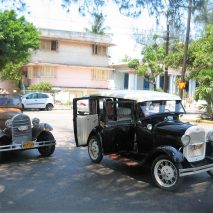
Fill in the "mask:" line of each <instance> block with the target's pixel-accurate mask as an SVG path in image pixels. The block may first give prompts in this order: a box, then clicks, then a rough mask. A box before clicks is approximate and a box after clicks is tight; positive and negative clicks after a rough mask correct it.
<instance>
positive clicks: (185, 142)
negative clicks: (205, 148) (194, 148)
mask: <svg viewBox="0 0 213 213" xmlns="http://www.w3.org/2000/svg"><path fill="white" fill-rule="evenodd" d="M190 140H191V137H190V136H189V135H183V136H182V137H181V142H182V144H183V146H187V145H189V143H190Z"/></svg>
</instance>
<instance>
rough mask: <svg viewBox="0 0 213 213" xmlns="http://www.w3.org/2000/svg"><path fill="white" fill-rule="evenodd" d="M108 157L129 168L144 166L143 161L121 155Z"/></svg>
mask: <svg viewBox="0 0 213 213" xmlns="http://www.w3.org/2000/svg"><path fill="white" fill-rule="evenodd" d="M106 156H108V157H110V158H111V159H113V160H118V161H119V162H121V163H124V164H126V165H127V166H141V165H143V164H144V162H142V161H138V160H135V159H132V158H127V157H125V156H122V155H119V154H108V155H106Z"/></svg>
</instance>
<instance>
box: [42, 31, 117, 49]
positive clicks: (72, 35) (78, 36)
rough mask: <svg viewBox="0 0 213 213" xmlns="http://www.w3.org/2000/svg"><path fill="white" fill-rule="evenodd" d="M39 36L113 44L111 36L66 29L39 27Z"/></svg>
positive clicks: (106, 44)
mask: <svg viewBox="0 0 213 213" xmlns="http://www.w3.org/2000/svg"><path fill="white" fill-rule="evenodd" d="M39 30H40V31H41V38H43V39H50V38H51V39H58V40H69V41H73V42H82V43H91V44H102V45H105V46H115V44H113V43H112V38H111V37H110V36H109V35H100V34H95V33H89V32H76V31H66V30H53V29H44V28H40V29H39Z"/></svg>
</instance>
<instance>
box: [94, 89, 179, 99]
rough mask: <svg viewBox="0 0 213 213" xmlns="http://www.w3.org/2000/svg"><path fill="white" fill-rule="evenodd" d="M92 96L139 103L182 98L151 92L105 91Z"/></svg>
mask: <svg viewBox="0 0 213 213" xmlns="http://www.w3.org/2000/svg"><path fill="white" fill-rule="evenodd" d="M91 96H92V97H94V96H102V97H112V98H123V99H128V100H134V101H137V102H144V101H158V100H168V101H174V100H181V98H180V97H179V96H177V95H172V94H169V93H165V92H156V91H150V90H104V91H99V92H97V93H94V94H92V95H91Z"/></svg>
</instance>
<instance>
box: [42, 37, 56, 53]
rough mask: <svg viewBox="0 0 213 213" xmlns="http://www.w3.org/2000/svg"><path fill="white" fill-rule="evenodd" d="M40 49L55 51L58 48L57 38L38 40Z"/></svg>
mask: <svg viewBox="0 0 213 213" xmlns="http://www.w3.org/2000/svg"><path fill="white" fill-rule="evenodd" d="M40 49H42V50H50V51H57V50H58V41H57V40H44V39H42V40H41V41H40Z"/></svg>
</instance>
